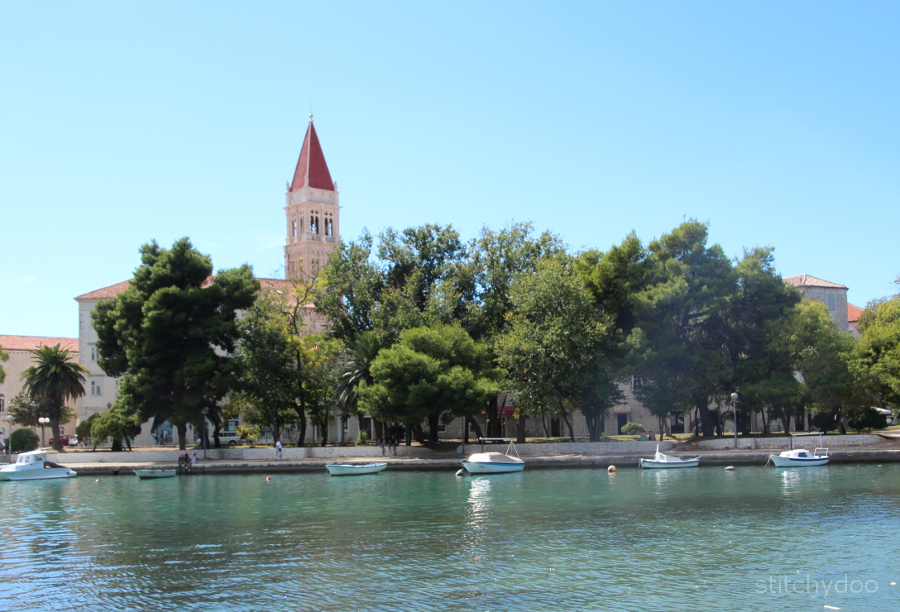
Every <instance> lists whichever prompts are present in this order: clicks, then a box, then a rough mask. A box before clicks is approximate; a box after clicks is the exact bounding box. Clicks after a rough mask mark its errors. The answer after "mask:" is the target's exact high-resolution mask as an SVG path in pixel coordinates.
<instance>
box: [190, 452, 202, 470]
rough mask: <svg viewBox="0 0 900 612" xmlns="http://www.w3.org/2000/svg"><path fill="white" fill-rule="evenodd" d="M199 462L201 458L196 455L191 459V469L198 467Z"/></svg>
mask: <svg viewBox="0 0 900 612" xmlns="http://www.w3.org/2000/svg"><path fill="white" fill-rule="evenodd" d="M198 461H200V457H198V456H197V453H194V456H193V457H191V468H193V467H194V466H195V465H197V462H198Z"/></svg>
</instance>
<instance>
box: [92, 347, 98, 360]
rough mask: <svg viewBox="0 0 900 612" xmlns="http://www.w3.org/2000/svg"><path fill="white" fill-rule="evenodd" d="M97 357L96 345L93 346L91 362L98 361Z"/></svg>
mask: <svg viewBox="0 0 900 612" xmlns="http://www.w3.org/2000/svg"><path fill="white" fill-rule="evenodd" d="M97 356H98V353H97V347H96V345H94V344H92V345H91V361H97Z"/></svg>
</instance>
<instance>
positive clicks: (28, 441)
mask: <svg viewBox="0 0 900 612" xmlns="http://www.w3.org/2000/svg"><path fill="white" fill-rule="evenodd" d="M39 441H40V439H39V438H38V435H37V434H36V433H34V432H33V431H31V430H30V429H17V430H15V431H14V432H12V435H10V436H9V444H10V452H12V453H27V452H28V451H33V450H34V449H36V448H37V447H38V442H39Z"/></svg>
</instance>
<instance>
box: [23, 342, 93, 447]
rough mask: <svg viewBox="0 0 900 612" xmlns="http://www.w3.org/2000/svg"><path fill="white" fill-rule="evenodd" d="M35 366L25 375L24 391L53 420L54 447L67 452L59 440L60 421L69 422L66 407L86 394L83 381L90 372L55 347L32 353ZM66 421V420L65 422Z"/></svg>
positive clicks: (51, 421)
mask: <svg viewBox="0 0 900 612" xmlns="http://www.w3.org/2000/svg"><path fill="white" fill-rule="evenodd" d="M32 354H33V355H34V361H35V365H33V366H30V367H29V368H27V369H26V370H25V371H24V372H23V373H22V380H23V381H24V383H25V385H24V391H25V393H26V394H27V395H28V396H29V397H30V398H31V399H33V400H35V401H37V402H38V403H39V404H40V405H41V407H42V409H43V410H46V416H47V417H48V418H49V419H50V429H51V430H52V431H53V448H54V449H55V450H56V451H58V452H60V451H62V450H64V448H63V444H62V441H61V440H60V439H59V425H60V421H61V420H62V422H66V420H68V419H67V418H66V413H65V404H66V402H67V401H69V400H73V401H74V400H76V399H78V398H79V397H81V396H82V395H84V380H85V376H84V375H85V374H86V373H87V369H86V368H85V367H84V366H83V365H81V364H80V363H78V362H76V361H72V357H73V355H72V354H71V352H70V351H69V350H68V349H64V348H61V347H60V345H59V344H57V345H56V346H41V347H38V348H37V349H35V350H33V351H32ZM63 419H65V420H63Z"/></svg>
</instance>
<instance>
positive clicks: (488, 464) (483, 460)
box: [460, 438, 525, 474]
mask: <svg viewBox="0 0 900 612" xmlns="http://www.w3.org/2000/svg"><path fill="white" fill-rule="evenodd" d="M480 439H481V452H479V453H475V454H474V455H469V458H468V459H466V460H464V461H460V463H462V466H463V467H464V468H465V469H466V471H467V472H469V473H470V474H506V473H509V472H521V471H522V470H524V469H525V462H524V461H522V460H521V459H520V458H519V451H517V450H516V445H515V444H514V443H513V441H512V440H509V446H508V447H507V449H506V452H505V453H497V452H487V453H486V452H484V443H485V442H501V441H502V442H506V441H507V439H506V438H480ZM511 453H515V454H516V456H515V457H513V456H512V455H511Z"/></svg>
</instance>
